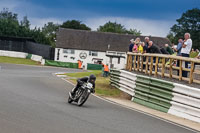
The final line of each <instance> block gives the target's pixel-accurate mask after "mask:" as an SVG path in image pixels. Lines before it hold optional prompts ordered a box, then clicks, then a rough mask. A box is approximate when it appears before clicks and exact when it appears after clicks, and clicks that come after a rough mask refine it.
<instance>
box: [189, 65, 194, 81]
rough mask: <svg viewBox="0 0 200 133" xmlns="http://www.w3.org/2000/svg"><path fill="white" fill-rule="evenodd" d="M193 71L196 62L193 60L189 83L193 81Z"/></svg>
mask: <svg viewBox="0 0 200 133" xmlns="http://www.w3.org/2000/svg"><path fill="white" fill-rule="evenodd" d="M193 72H194V62H191V68H190V80H189V84H191V83H192V82H193Z"/></svg>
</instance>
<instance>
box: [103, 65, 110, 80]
mask: <svg viewBox="0 0 200 133" xmlns="http://www.w3.org/2000/svg"><path fill="white" fill-rule="evenodd" d="M108 74H109V67H108V64H106V65H104V74H103V76H104V77H108Z"/></svg>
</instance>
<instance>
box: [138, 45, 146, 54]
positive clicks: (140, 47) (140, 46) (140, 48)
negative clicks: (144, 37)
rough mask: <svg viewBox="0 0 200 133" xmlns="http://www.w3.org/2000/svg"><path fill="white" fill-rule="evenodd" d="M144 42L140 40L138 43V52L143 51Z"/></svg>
mask: <svg viewBox="0 0 200 133" xmlns="http://www.w3.org/2000/svg"><path fill="white" fill-rule="evenodd" d="M144 45H145V44H144V42H141V43H140V45H139V53H141V54H143V53H144Z"/></svg>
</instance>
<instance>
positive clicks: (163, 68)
mask: <svg viewBox="0 0 200 133" xmlns="http://www.w3.org/2000/svg"><path fill="white" fill-rule="evenodd" d="M161 76H162V78H163V77H164V76H165V58H164V57H163V58H162V75H161Z"/></svg>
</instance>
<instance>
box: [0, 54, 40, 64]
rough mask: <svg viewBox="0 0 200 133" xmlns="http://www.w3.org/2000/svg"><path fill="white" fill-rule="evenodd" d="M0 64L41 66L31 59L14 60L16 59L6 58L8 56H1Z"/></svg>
mask: <svg viewBox="0 0 200 133" xmlns="http://www.w3.org/2000/svg"><path fill="white" fill-rule="evenodd" d="M0 63H11V64H24V65H40V63H38V62H36V61H32V60H30V59H23V58H14V57H6V56H0Z"/></svg>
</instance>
